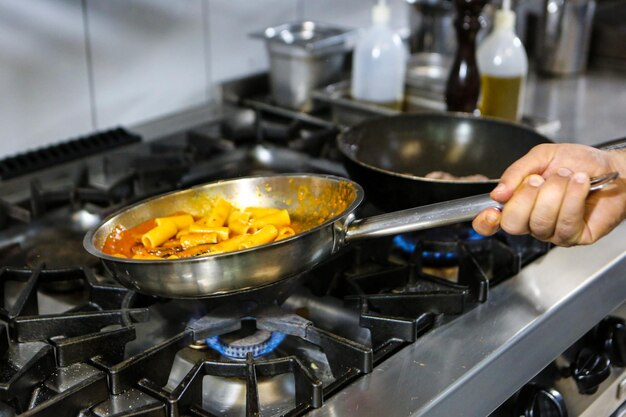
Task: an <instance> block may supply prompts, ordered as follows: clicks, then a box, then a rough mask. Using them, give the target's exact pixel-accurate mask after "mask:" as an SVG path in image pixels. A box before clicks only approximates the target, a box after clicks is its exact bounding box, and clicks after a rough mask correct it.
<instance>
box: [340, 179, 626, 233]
mask: <svg viewBox="0 0 626 417" xmlns="http://www.w3.org/2000/svg"><path fill="white" fill-rule="evenodd" d="M618 175H619V174H618V173H617V172H610V173H608V174H604V175H600V176H598V177H593V178H590V186H591V188H590V191H596V190H599V189H601V188H604V187H605V186H607V185H608V184H610V183H611V182H613V181H614V180H615V179H616V178H617V177H618ZM491 207H494V208H497V209H502V207H503V206H502V204H500V203H498V202H497V201H495V200H492V199H491V197H490V196H489V194H481V195H476V196H472V197H466V198H460V199H457V200H452V201H446V202H443V203H435V204H430V205H428V206H422V207H416V208H411V209H407V210H402V211H395V212H393V213H387V214H381V215H379V216H373V217H367V218H365V219H357V220H354V221H352V222H348V224H347V226H346V228H345V237H344V239H343V240H344V241H345V242H350V241H353V240H358V239H366V238H373V237H381V236H389V235H396V234H400V233H407V232H415V231H418V230H424V229H431V228H434V227H441V226H448V225H451V224H455V223H460V222H465V221H469V220H472V219H474V217H476V215H478V213H480V212H481V211H483V210H485V209H487V208H491Z"/></svg>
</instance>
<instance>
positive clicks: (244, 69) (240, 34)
mask: <svg viewBox="0 0 626 417" xmlns="http://www.w3.org/2000/svg"><path fill="white" fill-rule="evenodd" d="M298 2H299V0H209V13H208V27H209V38H210V40H211V44H210V61H211V63H210V65H211V74H212V80H213V82H222V81H225V80H230V79H233V78H237V77H241V76H243V75H246V74H252V73H255V72H258V71H261V70H265V69H266V68H267V66H268V63H267V56H266V52H265V46H264V44H263V41H261V40H257V39H251V38H250V37H249V36H248V35H249V34H250V33H252V32H254V31H257V30H259V29H264V28H266V27H268V26H273V25H277V24H280V23H286V22H290V21H294V20H296V18H297V12H298V6H299V3H298Z"/></svg>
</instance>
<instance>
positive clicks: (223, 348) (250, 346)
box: [206, 330, 285, 359]
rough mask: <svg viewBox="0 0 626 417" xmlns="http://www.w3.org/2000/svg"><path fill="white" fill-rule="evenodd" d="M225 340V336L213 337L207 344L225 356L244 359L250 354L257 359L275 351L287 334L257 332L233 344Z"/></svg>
mask: <svg viewBox="0 0 626 417" xmlns="http://www.w3.org/2000/svg"><path fill="white" fill-rule="evenodd" d="M223 339H224V337H223V336H213V337H209V338H207V339H206V343H207V345H209V346H210V347H211V348H213V349H214V350H215V351H217V352H219V353H221V354H222V355H224V356H228V357H230V358H237V359H244V358H245V357H246V355H247V354H248V353H249V352H251V353H252V356H254V357H255V358H256V357H259V356H263V355H266V354H268V353H270V352H272V351H274V349H276V348H277V347H278V345H280V344H281V343H282V341H283V340H285V334H284V333H280V332H271V333H270V332H268V331H266V330H257V331H256V332H254V333H253V334H251V335H250V336H246V337H243V338H241V339H238V340H235V341H233V342H226V341H224V340H223Z"/></svg>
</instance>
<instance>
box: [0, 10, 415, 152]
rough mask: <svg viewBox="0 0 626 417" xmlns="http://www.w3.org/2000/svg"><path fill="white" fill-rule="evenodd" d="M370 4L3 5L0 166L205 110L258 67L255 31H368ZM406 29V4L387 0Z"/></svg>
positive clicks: (260, 53) (260, 50)
mask: <svg viewBox="0 0 626 417" xmlns="http://www.w3.org/2000/svg"><path fill="white" fill-rule="evenodd" d="M373 3H374V0H256V1H251V0H177V1H171V0H106V1H102V0H56V1H47V0H29V1H27V2H26V1H21V0H6V1H3V2H0V88H1V91H2V93H1V94H0V158H2V157H3V156H6V155H9V154H14V153H17V152H22V151H25V150H28V149H32V148H35V147H39V146H43V145H46V144H49V143H52V142H55V141H59V140H63V139H66V138H69V137H72V136H75V135H80V134H84V133H88V132H91V131H94V130H98V129H105V128H107V127H111V126H116V125H125V126H132V125H134V124H138V123H142V122H146V121H148V120H151V119H155V118H159V117H163V116H166V115H168V114H172V113H176V112H179V111H182V110H185V109H187V108H193V107H199V106H202V105H206V104H208V103H210V102H211V100H212V99H213V98H214V97H215V95H214V94H213V92H214V91H215V86H216V85H218V84H219V83H221V82H223V81H225V80H228V79H232V78H236V77H240V76H243V75H246V74H250V73H254V72H258V71H262V70H264V69H265V68H266V67H267V58H266V53H265V49H264V45H263V43H262V42H260V41H258V40H254V39H250V38H249V37H248V34H249V33H251V32H252V31H254V30H257V29H260V28H263V27H266V26H269V25H275V24H279V23H285V22H288V21H293V20H297V19H313V20H318V21H323V22H328V23H332V24H338V25H342V26H346V27H353V28H357V27H364V26H367V25H368V24H369V20H370V9H371V6H372V5H373ZM390 4H391V6H392V8H393V25H394V27H396V28H400V27H404V26H406V25H407V24H408V23H407V20H408V19H407V14H406V13H407V11H406V8H405V4H404V0H390Z"/></svg>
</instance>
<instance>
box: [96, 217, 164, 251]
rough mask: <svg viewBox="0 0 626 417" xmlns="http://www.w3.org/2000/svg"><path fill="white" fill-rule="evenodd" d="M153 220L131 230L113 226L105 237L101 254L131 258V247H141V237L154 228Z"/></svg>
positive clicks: (154, 222)
mask: <svg viewBox="0 0 626 417" xmlns="http://www.w3.org/2000/svg"><path fill="white" fill-rule="evenodd" d="M156 225H157V224H156V221H155V220H154V219H151V220H148V221H146V222H143V223H141V224H140V225H138V226H135V227H133V228H131V229H125V228H124V227H123V226H115V228H114V229H113V231H112V232H111V233H109V235H108V236H107V238H106V240H105V242H104V246H103V247H102V252H104V253H106V254H107V255H123V256H125V257H127V258H132V256H133V247H135V246H138V245H141V236H142V235H143V234H144V233H147V232H148V231H150V230H151V229H153V228H155V227H156Z"/></svg>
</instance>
